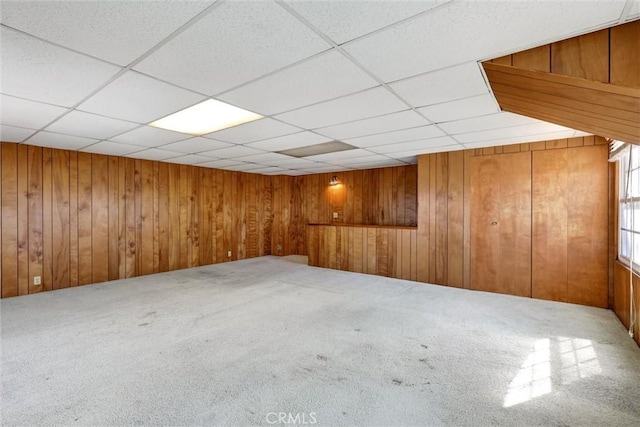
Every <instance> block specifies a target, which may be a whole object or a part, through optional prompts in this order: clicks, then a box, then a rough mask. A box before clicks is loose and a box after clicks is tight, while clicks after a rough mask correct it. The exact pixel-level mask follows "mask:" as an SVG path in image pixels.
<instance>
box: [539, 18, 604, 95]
mask: <svg viewBox="0 0 640 427" xmlns="http://www.w3.org/2000/svg"><path fill="white" fill-rule="evenodd" d="M551 72H552V73H555V74H562V75H565V76H572V77H580V78H583V79H588V80H593V81H598V82H603V83H608V82H609V30H600V31H596V32H594V33H589V34H585V35H583V36H578V37H573V38H570V39H568V40H563V41H560V42H556V43H553V44H552V45H551Z"/></svg>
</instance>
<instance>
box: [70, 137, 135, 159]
mask: <svg viewBox="0 0 640 427" xmlns="http://www.w3.org/2000/svg"><path fill="white" fill-rule="evenodd" d="M141 150H144V147H140V146H137V145H129V144H121V143H119V142H113V141H100V142H98V143H97V144H93V145H90V146H88V147H86V148H84V149H82V150H81V151H86V152H89V153H96V154H107V155H109V156H124V155H126V154H131V153H135V152H137V151H141Z"/></svg>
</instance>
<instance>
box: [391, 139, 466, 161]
mask: <svg viewBox="0 0 640 427" xmlns="http://www.w3.org/2000/svg"><path fill="white" fill-rule="evenodd" d="M464 148H465V147H464V146H463V145H461V144H453V145H443V146H440V147H431V148H418V149H414V150H407V151H394V152H392V153H386V154H385V156H388V157H392V158H394V159H398V160H402V161H405V162H406V161H407V158H413V157H415V156H419V155H421V154H429V153H440V152H443V151H444V152H446V151H458V150H464ZM414 164H415V162H414Z"/></svg>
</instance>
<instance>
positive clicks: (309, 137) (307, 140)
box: [247, 131, 331, 151]
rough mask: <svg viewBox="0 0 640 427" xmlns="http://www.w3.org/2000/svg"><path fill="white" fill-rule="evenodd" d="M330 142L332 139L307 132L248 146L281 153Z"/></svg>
mask: <svg viewBox="0 0 640 427" xmlns="http://www.w3.org/2000/svg"><path fill="white" fill-rule="evenodd" d="M328 141H331V138H327V137H326V136H321V135H318V134H317V133H313V132H308V131H305V132H299V133H295V134H292V135H286V136H279V137H276V138H271V139H266V140H264V141H258V142H253V143H251V144H247V146H248V147H253V148H259V149H261V150H269V151H281V150H289V149H291V148H298V147H306V146H308V145H314V144H321V143H323V142H328Z"/></svg>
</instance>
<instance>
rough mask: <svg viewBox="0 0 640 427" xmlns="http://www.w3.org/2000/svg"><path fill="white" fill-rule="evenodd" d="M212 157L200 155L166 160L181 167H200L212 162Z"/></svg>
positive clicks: (188, 155)
mask: <svg viewBox="0 0 640 427" xmlns="http://www.w3.org/2000/svg"><path fill="white" fill-rule="evenodd" d="M211 160H212V158H211V157H207V156H202V155H200V154H187V155H186V156H178V157H171V158H169V159H166V160H164V161H165V162H168V163H176V164H179V165H198V166H199V165H200V163H206V162H210V161H211Z"/></svg>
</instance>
